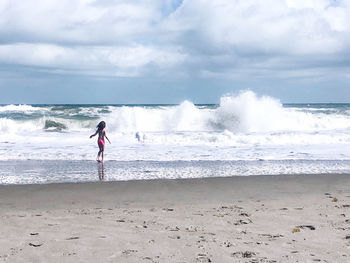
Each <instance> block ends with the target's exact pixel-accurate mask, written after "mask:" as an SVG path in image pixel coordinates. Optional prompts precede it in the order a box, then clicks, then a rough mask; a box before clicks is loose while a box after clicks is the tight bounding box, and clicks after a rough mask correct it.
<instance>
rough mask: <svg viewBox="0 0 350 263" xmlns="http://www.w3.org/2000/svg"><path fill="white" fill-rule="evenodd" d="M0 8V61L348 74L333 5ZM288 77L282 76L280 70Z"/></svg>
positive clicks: (70, 67)
mask: <svg viewBox="0 0 350 263" xmlns="http://www.w3.org/2000/svg"><path fill="white" fill-rule="evenodd" d="M179 4H180V3H179V0H167V1H157V0H145V1H141V0H140V1H123V0H115V1H103V0H102V1H93V0H48V1H41V0H27V1H19V0H11V1H10V0H3V1H0V43H2V45H1V46H0V63H3V64H4V63H6V64H13V65H17V64H18V65H26V66H33V67H40V70H42V68H43V67H47V70H55V72H67V71H70V72H73V73H76V74H81V73H82V72H83V73H84V74H95V75H117V76H142V75H159V74H164V75H166V74H170V75H172V73H171V72H177V73H178V74H179V75H186V74H187V75H191V76H192V75H193V74H197V76H199V77H203V76H205V77H213V76H220V77H222V76H228V77H230V76H232V75H234V76H236V75H237V74H235V73H234V72H246V74H245V76H249V72H250V73H254V74H255V73H256V72H263V74H267V75H268V74H278V72H280V73H281V74H280V76H287V75H290V76H295V77H297V76H298V72H300V74H299V75H300V77H305V75H308V74H306V73H305V72H302V71H303V70H305V69H308V72H312V74H310V75H312V76H314V75H315V74H317V71H318V68H323V70H322V71H319V72H320V73H322V74H323V73H324V69H325V68H329V67H337V64H341V67H342V68H344V64H346V67H347V68H348V67H349V64H348V63H349V61H346V60H344V57H346V56H347V54H349V53H350V48H349V46H350V45H349V44H350V3H349V1H335V0H216V1H211V0H185V1H183V3H182V4H181V5H179ZM289 70H290V71H291V74H288V73H286V72H288V71H289Z"/></svg>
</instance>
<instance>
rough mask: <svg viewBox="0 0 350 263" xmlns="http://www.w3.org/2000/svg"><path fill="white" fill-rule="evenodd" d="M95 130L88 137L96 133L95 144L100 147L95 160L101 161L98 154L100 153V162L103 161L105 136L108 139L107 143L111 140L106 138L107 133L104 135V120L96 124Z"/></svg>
mask: <svg viewBox="0 0 350 263" xmlns="http://www.w3.org/2000/svg"><path fill="white" fill-rule="evenodd" d="M96 127H97V131H96V132H95V133H94V134H93V135H91V136H90V138H92V137H94V136H95V135H96V134H97V133H98V139H97V145H98V147H99V148H100V151H99V152H98V154H97V157H96V161H98V162H101V161H100V155H101V153H102V163H103V158H104V156H103V153H104V149H105V137H106V139H107V140H108V142H109V143H111V141H110V140H109V139H108V137H107V135H106V130H105V127H106V123H105V122H104V121H101V122H100V123H99V124H98V125H97V126H96Z"/></svg>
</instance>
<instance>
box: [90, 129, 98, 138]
mask: <svg viewBox="0 0 350 263" xmlns="http://www.w3.org/2000/svg"><path fill="white" fill-rule="evenodd" d="M97 133H98V130H97V131H96V132H95V133H94V134H93V135H90V138H92V137H94V136H95V135H96V134H97Z"/></svg>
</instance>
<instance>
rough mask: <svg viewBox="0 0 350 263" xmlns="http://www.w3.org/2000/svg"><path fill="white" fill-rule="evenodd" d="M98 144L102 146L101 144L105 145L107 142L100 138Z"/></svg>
mask: <svg viewBox="0 0 350 263" xmlns="http://www.w3.org/2000/svg"><path fill="white" fill-rule="evenodd" d="M97 144H98V145H99V146H100V145H101V146H104V145H105V142H104V140H101V139H100V140H98V141H97Z"/></svg>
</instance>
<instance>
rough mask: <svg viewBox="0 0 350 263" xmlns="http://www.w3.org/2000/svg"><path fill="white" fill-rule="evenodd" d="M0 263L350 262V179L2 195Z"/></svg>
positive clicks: (126, 185)
mask: <svg viewBox="0 0 350 263" xmlns="http://www.w3.org/2000/svg"><path fill="white" fill-rule="evenodd" d="M0 225H1V228H0V235H1V239H0V261H5V262H349V261H350V175H305V176H303V175H295V176H291V175H288V176H250V177H232V178H210V179H187V180H150V181H128V182H95V183H76V184H49V185H23V186H20V185H12V186H0Z"/></svg>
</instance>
